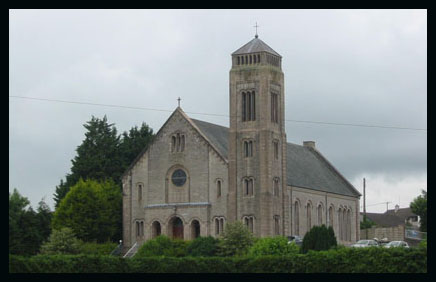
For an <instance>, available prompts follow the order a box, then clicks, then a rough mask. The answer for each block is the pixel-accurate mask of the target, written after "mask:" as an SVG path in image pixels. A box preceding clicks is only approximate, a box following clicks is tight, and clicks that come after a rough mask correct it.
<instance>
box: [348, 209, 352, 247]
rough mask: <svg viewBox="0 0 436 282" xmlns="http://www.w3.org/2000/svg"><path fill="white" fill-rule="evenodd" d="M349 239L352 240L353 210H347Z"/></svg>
mask: <svg viewBox="0 0 436 282" xmlns="http://www.w3.org/2000/svg"><path fill="white" fill-rule="evenodd" d="M347 227H348V228H347V231H348V233H347V235H348V236H347V240H348V241H351V210H348V211H347Z"/></svg>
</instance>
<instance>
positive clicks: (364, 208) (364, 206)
mask: <svg viewBox="0 0 436 282" xmlns="http://www.w3.org/2000/svg"><path fill="white" fill-rule="evenodd" d="M365 188H366V187H365V178H363V216H364V218H366V193H365V192H366V191H365V190H366V189H365Z"/></svg>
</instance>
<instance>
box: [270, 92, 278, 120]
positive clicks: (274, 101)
mask: <svg viewBox="0 0 436 282" xmlns="http://www.w3.org/2000/svg"><path fill="white" fill-rule="evenodd" d="M278 106H279V99H278V94H276V93H271V121H272V122H275V123H278V122H279V111H278Z"/></svg>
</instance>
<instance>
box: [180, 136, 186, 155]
mask: <svg viewBox="0 0 436 282" xmlns="http://www.w3.org/2000/svg"><path fill="white" fill-rule="evenodd" d="M184 150H185V135H182V136H181V144H180V152H183V151H184Z"/></svg>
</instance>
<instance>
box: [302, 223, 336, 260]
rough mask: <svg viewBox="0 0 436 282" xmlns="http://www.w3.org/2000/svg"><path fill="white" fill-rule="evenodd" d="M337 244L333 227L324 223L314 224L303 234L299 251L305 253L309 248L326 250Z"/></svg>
mask: <svg viewBox="0 0 436 282" xmlns="http://www.w3.org/2000/svg"><path fill="white" fill-rule="evenodd" d="M336 245H337V242H336V237H335V234H334V231H333V228H332V227H331V226H329V228H327V227H326V226H325V225H324V224H323V225H321V226H314V227H312V229H310V230H309V232H307V233H306V235H304V238H303V245H302V246H301V252H302V253H307V252H308V251H309V250H315V251H321V250H328V249H330V248H332V247H335V246H336Z"/></svg>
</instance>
